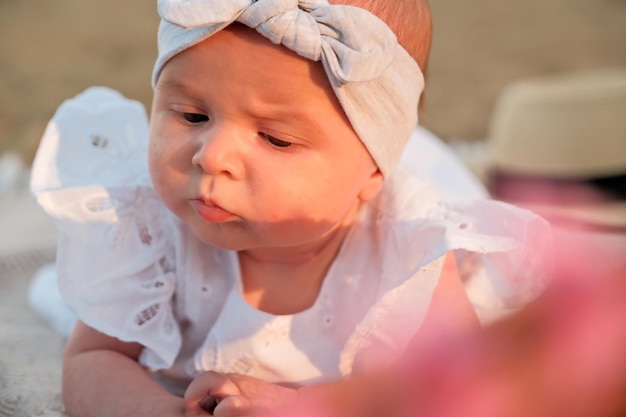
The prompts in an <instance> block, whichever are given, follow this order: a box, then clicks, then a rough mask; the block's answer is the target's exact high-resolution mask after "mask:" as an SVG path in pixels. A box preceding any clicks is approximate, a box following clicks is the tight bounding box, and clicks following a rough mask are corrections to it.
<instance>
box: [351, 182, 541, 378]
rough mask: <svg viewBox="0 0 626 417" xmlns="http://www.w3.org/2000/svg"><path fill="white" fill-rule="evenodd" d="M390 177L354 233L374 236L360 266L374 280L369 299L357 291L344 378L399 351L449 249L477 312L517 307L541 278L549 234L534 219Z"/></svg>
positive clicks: (362, 238) (420, 317)
mask: <svg viewBox="0 0 626 417" xmlns="http://www.w3.org/2000/svg"><path fill="white" fill-rule="evenodd" d="M394 175H395V177H391V178H390V179H389V181H388V183H387V184H386V188H385V189H384V191H383V193H381V196H380V198H379V199H378V202H377V205H376V206H371V207H369V215H367V216H365V218H366V219H369V220H368V222H367V223H365V226H364V227H363V232H360V233H365V232H367V230H370V231H369V232H367V233H372V231H374V233H375V235H376V236H377V237H378V242H379V243H378V245H379V248H381V249H380V251H379V253H380V257H378V258H372V259H371V260H370V261H369V262H370V263H369V264H368V265H367V266H366V267H364V268H363V269H364V270H366V271H369V274H370V276H369V277H368V279H367V281H369V282H376V283H377V285H376V286H375V287H372V288H368V290H369V291H370V292H373V295H372V296H366V297H363V296H360V297H361V298H368V297H371V299H373V300H374V302H373V303H372V305H371V306H370V308H369V309H368V310H367V311H366V314H365V315H364V316H363V318H362V319H361V320H360V321H359V323H358V325H357V326H356V328H355V331H354V332H353V333H352V335H351V336H350V338H349V339H348V341H347V343H346V345H345V348H344V350H343V352H342V355H341V363H340V368H341V372H342V374H344V375H348V374H350V373H353V372H359V371H361V370H363V369H364V368H368V367H371V366H379V365H381V364H388V363H391V362H393V361H394V360H396V359H397V358H398V357H399V356H400V355H401V354H402V352H403V351H404V349H405V348H406V346H407V345H408V343H409V342H410V340H411V339H412V338H413V336H414V335H415V334H416V333H417V331H418V329H419V328H420V326H421V325H422V323H423V320H424V318H425V316H426V313H427V311H428V306H429V304H430V301H431V298H432V295H433V293H434V291H435V288H436V286H437V284H438V282H439V277H440V276H441V270H442V266H443V261H444V259H445V255H446V254H447V253H449V252H454V253H455V254H457V259H458V258H459V257H460V258H462V259H461V263H460V264H459V265H460V269H469V271H463V270H462V271H461V272H462V275H464V278H465V284H466V289H467V294H468V297H469V299H470V302H471V303H472V305H473V306H474V307H475V309H476V310H477V312H478V311H479V310H480V309H483V308H491V309H500V310H506V309H514V308H520V307H522V306H524V305H526V304H527V303H529V302H530V301H531V300H533V299H535V298H536V297H537V296H538V295H539V294H540V293H541V292H542V291H543V290H544V289H545V287H546V286H547V284H548V282H549V277H550V274H551V269H550V265H551V262H550V254H551V252H552V251H551V249H552V239H551V232H550V227H549V224H548V223H547V222H546V221H545V220H543V219H542V218H541V217H539V216H537V215H535V214H533V213H531V212H529V211H527V210H524V209H521V208H518V207H515V206H512V205H510V204H506V203H503V202H499V201H493V200H486V199H477V200H466V201H455V202H451V201H446V200H445V199H442V197H441V194H440V193H439V192H438V191H437V189H436V188H434V187H432V184H429V183H428V182H427V181H419V180H416V179H415V177H412V176H411V175H403V174H401V173H399V174H397V175H396V174H394ZM374 219H375V220H374ZM355 240H357V241H359V242H366V241H368V240H367V239H366V237H365V236H358V237H357V238H356V239H355ZM372 240H373V239H370V241H372ZM354 246H355V247H356V246H360V247H359V250H360V251H361V252H362V253H370V252H371V253H376V252H375V250H374V249H373V248H372V249H370V250H369V251H368V250H367V248H365V249H364V248H363V247H362V246H363V245H362V244H361V245H354ZM352 256H358V254H354V255H352ZM462 278H463V277H462ZM365 281H366V280H364V282H365Z"/></svg>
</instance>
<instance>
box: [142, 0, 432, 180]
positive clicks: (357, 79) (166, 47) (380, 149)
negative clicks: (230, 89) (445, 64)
mask: <svg viewBox="0 0 626 417" xmlns="http://www.w3.org/2000/svg"><path fill="white" fill-rule="evenodd" d="M158 10H159V14H160V16H161V24H160V26H159V34H158V46H159V56H158V58H157V61H156V64H155V67H154V71H153V75H152V84H153V87H156V84H157V81H158V78H159V74H160V73H161V70H162V69H163V66H164V65H165V64H166V62H167V61H168V60H169V59H171V58H172V57H173V56H175V55H176V54H178V53H180V52H182V51H184V50H185V49H187V48H190V47H191V46H193V45H195V44H197V43H199V42H201V41H203V40H204V39H206V38H208V37H210V36H211V35H213V34H214V33H216V32H218V31H220V30H222V29H223V28H225V27H226V26H228V25H230V24H231V23H233V22H235V21H237V22H240V23H243V24H245V25H247V26H249V27H251V28H254V29H256V31H257V32H259V33H260V34H261V35H263V36H265V37H266V38H268V39H269V40H270V41H272V42H273V43H275V44H282V45H284V46H285V47H287V48H289V49H291V50H292V51H294V52H296V53H297V54H299V55H300V56H302V57H304V58H307V59H310V60H312V61H321V62H322V64H323V66H324V70H325V72H326V75H327V76H328V79H329V81H330V85H331V87H332V89H333V90H334V92H335V95H336V96H337V99H338V100H339V103H340V104H341V106H342V108H343V110H344V112H345V114H346V116H347V117H348V119H349V120H350V123H351V125H352V127H353V129H354V130H355V132H356V133H357V135H358V136H359V138H360V139H361V141H362V142H363V143H364V144H365V146H366V148H367V149H368V151H369V153H370V154H371V155H372V157H373V159H374V161H375V162H376V164H377V165H378V168H379V169H380V171H381V172H382V173H383V175H384V176H388V175H389V174H390V173H391V171H392V170H393V169H394V168H395V166H396V164H397V162H398V161H399V159H400V156H401V154H402V149H403V148H404V145H405V143H406V141H407V140H408V138H409V136H410V134H411V132H412V130H413V129H414V128H415V125H416V123H417V107H418V102H419V97H420V94H421V92H422V90H423V87H424V79H423V76H422V72H421V71H420V68H419V66H418V65H417V63H416V62H415V60H414V59H413V58H412V57H411V56H410V55H409V53H408V52H407V51H406V50H405V49H404V48H403V47H402V46H400V44H398V42H397V39H396V36H395V35H394V33H393V32H392V31H391V29H390V28H389V27H388V26H387V25H386V24H385V23H384V22H383V21H382V20H380V19H379V18H378V17H376V16H374V15H373V14H372V13H370V12H368V11H366V10H364V9H361V8H358V7H353V6H345V5H331V4H329V3H328V1H327V0H158Z"/></svg>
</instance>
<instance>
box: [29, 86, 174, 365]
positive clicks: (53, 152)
mask: <svg viewBox="0 0 626 417" xmlns="http://www.w3.org/2000/svg"><path fill="white" fill-rule="evenodd" d="M147 146H148V120H147V116H146V113H145V110H144V108H143V106H142V105H141V104H140V103H138V102H136V101H132V100H128V99H126V98H124V97H123V96H122V95H121V94H119V93H117V92H116V91H113V90H110V89H107V88H104V87H93V88H90V89H88V90H86V91H85V92H84V93H82V94H80V95H78V96H76V97H75V98H73V99H71V100H68V101H66V102H64V103H63V104H62V105H61V106H60V107H59V109H58V110H57V112H56V113H55V115H54V117H53V118H52V120H51V121H50V123H49V124H48V126H47V128H46V131H45V132H44V136H43V138H42V141H41V144H40V146H39V149H38V151H37V155H36V157H35V160H34V162H33V169H32V174H31V190H32V192H33V194H34V195H35V197H36V199H37V201H38V202H39V204H40V205H41V206H42V207H43V208H44V210H45V211H46V212H47V213H48V214H49V215H50V216H51V217H52V219H53V221H54V222H55V224H56V226H57V228H58V231H59V242H58V249H57V271H58V276H59V287H60V290H61V293H62V294H63V297H64V298H65V300H66V301H67V303H68V304H69V305H70V307H71V308H72V309H73V310H74V311H75V312H76V314H77V315H78V317H79V318H80V319H81V320H82V321H83V322H84V323H86V324H87V325H89V326H91V327H93V328H95V329H97V330H98V331H100V332H103V333H105V334H107V335H109V336H112V337H116V338H118V339H120V340H123V341H126V342H137V343H140V344H142V345H143V346H144V347H145V349H144V350H143V352H142V355H141V358H140V361H141V362H142V363H143V364H144V365H146V366H149V367H154V368H167V367H170V366H171V364H172V363H173V362H174V359H175V358H176V355H177V354H178V351H179V349H180V345H181V335H180V330H179V328H178V325H177V323H176V321H175V319H174V314H173V310H172V298H173V294H174V291H175V285H176V279H175V266H174V265H175V260H174V253H173V247H172V244H171V242H172V239H171V237H172V233H173V231H172V230H171V229H170V228H171V224H170V223H168V222H169V220H168V219H171V216H170V215H169V212H168V211H167V210H166V208H165V207H164V206H163V205H162V203H161V202H160V200H159V199H158V197H157V195H156V194H155V192H154V190H153V188H152V186H151V182H150V177H149V174H148V166H147Z"/></svg>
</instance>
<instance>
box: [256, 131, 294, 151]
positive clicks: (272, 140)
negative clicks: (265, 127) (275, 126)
mask: <svg viewBox="0 0 626 417" xmlns="http://www.w3.org/2000/svg"><path fill="white" fill-rule="evenodd" d="M261 136H263V137H264V138H265V140H267V141H268V142H269V143H271V144H272V145H274V146H276V147H277V148H288V147H290V146H291V145H292V143H291V142H287V141H285V140H280V139H278V138H275V137H274V136H271V135H268V134H267V133H261Z"/></svg>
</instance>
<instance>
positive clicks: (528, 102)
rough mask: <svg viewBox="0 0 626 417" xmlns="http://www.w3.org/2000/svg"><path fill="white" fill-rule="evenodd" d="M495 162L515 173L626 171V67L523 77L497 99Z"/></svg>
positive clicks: (581, 174)
mask: <svg viewBox="0 0 626 417" xmlns="http://www.w3.org/2000/svg"><path fill="white" fill-rule="evenodd" d="M489 136H490V137H489V153H490V156H491V164H492V165H494V166H495V167H497V168H499V169H502V170H506V171H507V172H511V173H518V174H533V175H544V176H550V177H561V178H563V177H564V178H592V177H602V176H611V175H618V174H624V173H626V67H625V68H610V69H600V70H594V71H587V72H577V73H570V74H565V75H559V76H547V77H538V78H530V79H524V80H520V81H518V82H515V83H513V84H511V85H510V86H509V87H507V88H506V89H505V90H504V91H503V92H502V94H501V95H500V98H499V99H498V101H497V103H496V106H495V110H494V114H493V117H492V119H491V125H490V135H489Z"/></svg>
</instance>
